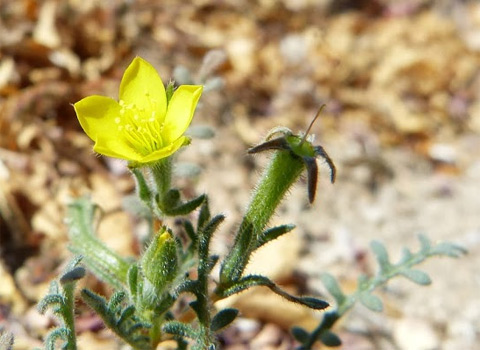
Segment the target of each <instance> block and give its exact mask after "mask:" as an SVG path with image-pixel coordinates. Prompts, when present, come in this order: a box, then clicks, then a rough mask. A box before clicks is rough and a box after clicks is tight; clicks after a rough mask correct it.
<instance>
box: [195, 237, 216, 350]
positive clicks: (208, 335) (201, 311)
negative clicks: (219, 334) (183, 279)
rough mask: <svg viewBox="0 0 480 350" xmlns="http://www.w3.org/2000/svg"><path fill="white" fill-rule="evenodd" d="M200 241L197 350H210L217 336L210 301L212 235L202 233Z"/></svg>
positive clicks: (197, 290) (197, 293)
mask: <svg viewBox="0 0 480 350" xmlns="http://www.w3.org/2000/svg"><path fill="white" fill-rule="evenodd" d="M198 238H199V241H198V270H197V271H198V279H197V282H198V283H197V288H196V292H195V296H196V297H197V303H198V306H199V308H198V313H197V316H198V322H199V325H200V338H201V340H200V341H198V342H197V344H196V346H195V347H194V348H193V349H195V350H197V349H199V350H208V349H210V348H211V346H212V345H214V344H215V335H214V333H213V332H212V331H211V330H210V325H211V319H212V317H211V315H210V299H209V294H208V279H209V268H208V263H209V259H208V257H209V251H210V238H211V235H210V234H206V233H205V232H200V234H199V237H198Z"/></svg>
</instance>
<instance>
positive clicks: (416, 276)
mask: <svg viewBox="0 0 480 350" xmlns="http://www.w3.org/2000/svg"><path fill="white" fill-rule="evenodd" d="M401 274H402V275H403V276H405V277H406V278H408V279H409V280H410V281H412V282H415V283H417V284H420V285H423V286H426V285H429V284H430V283H432V280H431V279H430V276H429V275H428V274H427V273H425V272H423V271H420V270H414V269H411V270H405V271H402V272H401Z"/></svg>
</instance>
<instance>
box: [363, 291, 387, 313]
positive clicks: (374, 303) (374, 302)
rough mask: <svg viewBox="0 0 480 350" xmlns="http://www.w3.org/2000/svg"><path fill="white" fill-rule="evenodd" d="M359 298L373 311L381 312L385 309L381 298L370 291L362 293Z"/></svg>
mask: <svg viewBox="0 0 480 350" xmlns="http://www.w3.org/2000/svg"><path fill="white" fill-rule="evenodd" d="M359 299H360V302H361V303H362V304H363V305H364V306H365V307H367V308H369V309H370V310H372V311H376V312H381V311H382V310H383V303H382V301H381V300H380V298H379V297H377V296H375V295H373V294H370V293H369V292H362V293H360V295H359Z"/></svg>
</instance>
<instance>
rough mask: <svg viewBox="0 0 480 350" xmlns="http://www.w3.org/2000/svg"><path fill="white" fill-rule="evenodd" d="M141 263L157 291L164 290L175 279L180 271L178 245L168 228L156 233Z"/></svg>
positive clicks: (146, 275) (144, 272) (147, 277)
mask: <svg viewBox="0 0 480 350" xmlns="http://www.w3.org/2000/svg"><path fill="white" fill-rule="evenodd" d="M141 265H142V271H143V274H144V275H145V278H146V279H147V280H148V281H149V282H150V283H151V284H152V285H153V286H154V287H155V289H156V292H157V293H161V292H163V291H164V290H165V289H166V288H167V287H168V285H169V284H170V283H171V282H172V281H173V280H174V279H175V277H176V276H177V271H178V259H177V246H176V243H175V239H174V238H173V237H172V234H171V233H170V232H169V231H168V230H167V229H166V228H162V229H161V230H160V232H158V234H157V235H155V237H154V238H153V241H152V242H151V243H150V245H149V246H148V248H147V251H146V252H145V254H143V257H142V262H141Z"/></svg>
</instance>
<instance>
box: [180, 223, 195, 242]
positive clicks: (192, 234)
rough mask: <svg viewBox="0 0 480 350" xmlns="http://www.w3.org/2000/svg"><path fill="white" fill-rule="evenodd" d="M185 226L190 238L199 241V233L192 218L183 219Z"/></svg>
mask: <svg viewBox="0 0 480 350" xmlns="http://www.w3.org/2000/svg"><path fill="white" fill-rule="evenodd" d="M183 228H184V229H185V232H186V233H187V236H188V238H190V240H191V241H192V242H194V243H195V242H196V241H197V235H196V233H195V229H194V228H193V225H192V223H191V222H190V220H184V221H183Z"/></svg>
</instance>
